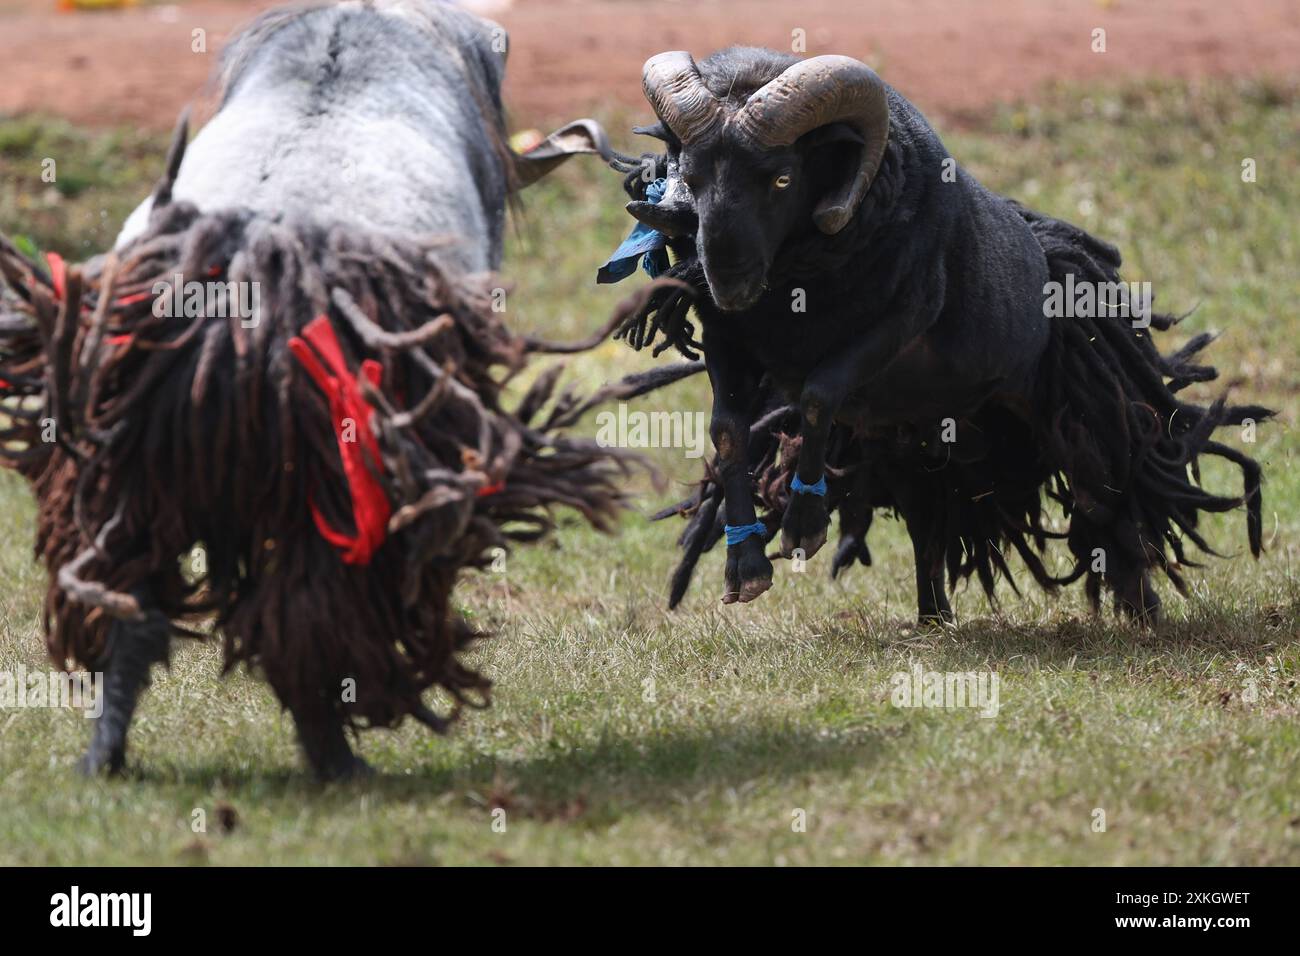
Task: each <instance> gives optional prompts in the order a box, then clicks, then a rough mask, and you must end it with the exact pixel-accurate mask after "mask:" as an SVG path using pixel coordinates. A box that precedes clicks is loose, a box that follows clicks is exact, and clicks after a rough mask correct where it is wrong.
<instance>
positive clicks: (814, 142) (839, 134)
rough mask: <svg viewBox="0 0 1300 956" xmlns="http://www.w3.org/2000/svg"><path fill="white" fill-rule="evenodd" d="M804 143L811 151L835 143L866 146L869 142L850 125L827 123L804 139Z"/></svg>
mask: <svg viewBox="0 0 1300 956" xmlns="http://www.w3.org/2000/svg"><path fill="white" fill-rule="evenodd" d="M802 142H803V143H804V144H805V145H806V146H808V147H809V148H810V149H816V148H817V147H819V146H828V145H832V144H835V143H848V144H850V145H853V146H865V145H866V144H867V141H866V140H865V139H863V137H862V134H861V133H859V132H858V131H857V130H856V129H854V128H853V127H852V126H850V125H849V124H848V123H827V124H826V125H825V126H819V127H818V128H817V129H815V130H813V131H812V132H810V133H808V134H807V135H805V136H804V137H803V140H802Z"/></svg>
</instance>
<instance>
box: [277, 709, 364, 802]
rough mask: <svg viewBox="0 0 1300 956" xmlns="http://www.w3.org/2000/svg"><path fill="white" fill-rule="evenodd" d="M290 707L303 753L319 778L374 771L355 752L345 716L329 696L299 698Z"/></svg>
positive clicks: (348, 777) (333, 778)
mask: <svg viewBox="0 0 1300 956" xmlns="http://www.w3.org/2000/svg"><path fill="white" fill-rule="evenodd" d="M289 710H290V713H292V714H293V722H294V726H296V727H297V728H298V741H299V743H301V744H302V750H303V754H304V755H305V756H306V757H307V762H308V763H309V764H310V765H311V769H312V773H314V774H315V775H316V778H317V779H318V780H320V781H321V782H323V783H328V782H331V781H336V780H351V779H354V778H356V777H368V776H370V775H371V774H373V773H374V771H373V770H372V769H371V768H370V765H369V764H368V763H366V762H365V761H364V760H362V759H361V758H360V757H358V756H357V755H356V754H354V753H353V752H352V748H351V747H350V746H349V745H348V738H347V733H346V732H345V731H344V729H343V719H342V717H340V716H339V713H338V711H337V709H336V708H335V707H334V706H333V705H332V704H331V703H330V702H329V701H328V700H324V699H321V700H312V701H310V702H306V703H304V702H298V703H296V704H294V705H291V706H290V708H289Z"/></svg>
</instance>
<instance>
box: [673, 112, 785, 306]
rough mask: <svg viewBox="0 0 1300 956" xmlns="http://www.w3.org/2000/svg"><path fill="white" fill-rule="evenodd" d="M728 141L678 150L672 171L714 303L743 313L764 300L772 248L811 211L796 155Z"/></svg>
mask: <svg viewBox="0 0 1300 956" xmlns="http://www.w3.org/2000/svg"><path fill="white" fill-rule="evenodd" d="M728 139H729V138H728V137H726V136H725V135H724V136H722V137H719V139H718V140H717V141H716V142H713V143H709V144H699V145H696V144H691V145H687V146H683V147H682V148H681V151H680V153H679V154H678V156H677V173H678V175H680V177H681V180H682V182H683V184H684V185H685V187H686V188H687V189H688V190H689V192H690V196H691V201H692V205H693V207H694V210H695V214H696V216H697V218H698V223H699V225H698V232H697V234H696V250H697V252H698V254H699V256H700V261H701V263H702V265H703V266H704V275H705V278H706V279H707V280H708V283H709V291H710V292H711V293H712V296H713V301H714V302H715V303H716V304H717V306H718V308H720V309H722V310H723V311H724V312H741V311H744V310H745V309H748V308H750V307H751V306H753V305H754V303H755V302H757V301H758V299H759V297H760V296H762V294H763V292H764V291H765V290H766V288H767V276H768V271H769V269H770V268H771V266H772V261H773V259H774V258H775V257H776V253H777V250H778V249H780V248H781V246H782V245H783V244H784V243H785V241H786V239H787V238H788V237H789V236H790V234H791V232H792V231H793V230H794V229H795V228H796V227H797V226H798V225H799V224H800V223H802V222H807V221H808V219H809V215H810V209H809V196H808V190H807V187H806V185H805V182H804V179H805V177H804V175H803V174H804V170H803V163H802V158H801V156H800V154H799V152H798V151H797V150H795V149H793V148H777V149H758V148H756V147H754V146H751V145H748V144H745V145H740V144H736V143H733V142H728Z"/></svg>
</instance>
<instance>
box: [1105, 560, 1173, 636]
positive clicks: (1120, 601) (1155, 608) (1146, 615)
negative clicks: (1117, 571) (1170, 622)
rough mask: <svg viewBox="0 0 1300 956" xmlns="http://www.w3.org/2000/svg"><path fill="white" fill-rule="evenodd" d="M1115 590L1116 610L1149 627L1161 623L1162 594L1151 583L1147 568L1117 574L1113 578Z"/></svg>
mask: <svg viewBox="0 0 1300 956" xmlns="http://www.w3.org/2000/svg"><path fill="white" fill-rule="evenodd" d="M1111 587H1112V589H1113V590H1114V592H1115V610H1116V612H1117V613H1120V614H1123V615H1124V616H1125V617H1127V618H1129V619H1130V620H1133V621H1137V622H1138V623H1139V624H1142V625H1145V626H1147V627H1155V626H1156V625H1157V624H1159V623H1160V620H1161V617H1162V615H1163V613H1164V611H1163V606H1162V605H1161V602H1160V595H1159V594H1157V593H1156V589H1155V586H1154V585H1153V584H1152V583H1151V575H1150V573H1148V572H1147V571H1145V570H1134V571H1131V572H1129V573H1126V574H1124V575H1122V576H1121V575H1117V576H1116V578H1114V579H1112V580H1111Z"/></svg>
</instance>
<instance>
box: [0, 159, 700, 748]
mask: <svg viewBox="0 0 1300 956" xmlns="http://www.w3.org/2000/svg"><path fill="white" fill-rule="evenodd" d="M172 165H173V168H174V167H175V163H174V162H173V164H172ZM157 195H158V196H159V198H160V199H161V200H162V201H161V202H159V203H158V207H157V209H156V211H155V212H154V214H153V219H152V222H151V225H150V229H149V231H148V233H147V234H146V235H144V236H143V237H141V238H140V239H138V240H137V241H135V242H133V243H131V244H130V245H129V246H128V247H126V248H124V249H122V250H120V251H119V252H117V253H113V254H110V255H108V256H106V257H102V258H99V259H97V260H92V261H91V262H89V263H87V264H86V265H85V266H84V268H75V267H74V268H68V269H64V268H63V266H62V263H61V262H60V261H59V260H58V259H57V258H56V257H51V258H50V263H49V264H50V269H49V270H48V272H47V270H45V269H43V268H42V267H41V266H39V265H37V264H35V263H33V262H31V261H29V260H28V259H26V258H25V257H23V256H22V255H21V254H20V253H18V252H17V250H16V249H15V248H14V247H13V246H12V245H11V244H10V243H8V242H7V241H6V240H4V239H3V238H0V275H3V277H4V280H5V283H6V284H7V286H8V291H5V290H4V287H3V286H2V285H0V296H2V297H3V298H0V402H2V404H0V426H2V427H0V463H2V464H5V465H8V466H11V467H13V468H15V469H17V470H18V471H19V472H20V473H22V474H23V475H24V476H25V477H26V478H28V479H29V480H30V481H31V483H32V485H33V488H34V491H35V495H36V498H37V500H38V505H39V518H38V530H37V542H36V551H37V554H38V555H39V556H40V557H42V558H43V559H44V561H45V563H46V565H47V567H48V570H49V588H48V594H47V598H46V605H45V628H46V634H47V643H48V648H49V652H50V655H51V656H52V658H53V659H54V661H55V662H56V663H57V664H59V665H61V666H65V665H72V664H80V665H83V666H85V667H88V668H91V669H95V668H96V667H97V665H98V664H99V663H100V662H101V660H102V658H103V657H104V655H105V653H106V641H107V640H108V634H109V630H110V624H111V623H112V621H113V619H115V618H125V619H130V620H139V619H141V618H142V617H143V616H144V615H145V614H146V613H154V612H155V611H161V613H162V614H164V615H166V617H167V618H169V619H170V620H171V621H172V622H173V625H174V626H175V627H176V629H177V631H178V632H179V633H181V634H193V633H194V632H193V631H192V630H191V629H189V628H186V629H181V628H180V626H179V625H178V624H177V623H176V622H191V623H193V622H198V621H201V620H207V619H213V618H215V624H216V629H217V631H218V632H219V633H220V635H221V639H222V640H223V641H224V645H225V660H226V667H227V668H230V667H232V666H234V665H235V664H236V663H237V662H239V661H243V662H245V663H247V664H248V665H249V666H250V668H251V667H255V668H257V669H259V670H260V671H261V672H262V673H264V674H265V676H266V678H267V680H268V681H269V682H270V684H271V685H272V687H273V688H274V690H275V691H276V693H277V695H278V696H279V698H280V701H281V703H282V704H284V705H286V706H288V707H289V708H290V709H292V710H293V711H294V712H295V714H298V713H300V712H301V713H305V714H312V713H315V712H318V709H319V707H320V706H321V705H320V702H321V700H322V699H325V700H328V701H330V702H331V703H330V704H329V705H328V706H330V707H332V708H336V709H337V710H338V713H339V716H341V717H342V718H343V719H344V720H346V721H347V722H348V723H349V724H351V725H353V726H365V725H380V726H390V725H393V724H396V723H397V722H398V721H400V720H401V719H402V718H403V717H404V716H406V715H408V714H409V715H413V716H415V717H417V718H418V719H419V720H421V721H423V722H424V723H426V724H428V725H430V726H432V727H434V728H435V729H442V727H443V726H444V725H445V723H446V720H445V718H442V717H439V716H437V715H435V714H433V713H432V711H431V710H430V709H429V708H428V707H426V706H425V705H424V704H422V702H421V694H422V693H423V692H424V691H426V690H428V689H429V688H431V687H439V688H442V689H443V690H444V691H446V692H447V693H448V694H450V695H451V697H452V698H453V699H454V701H455V710H457V711H458V710H459V709H460V707H461V706H462V705H470V706H481V705H484V704H486V702H487V700H488V691H489V686H490V685H489V681H488V680H487V679H486V678H485V677H484V676H483V675H481V674H479V673H477V672H476V671H474V670H473V669H471V668H469V667H467V666H466V665H465V664H464V663H463V662H462V661H461V660H460V657H459V654H460V652H461V651H463V650H464V649H465V648H466V647H467V645H469V644H470V642H471V641H472V640H473V639H474V638H475V637H476V636H478V635H476V634H475V632H474V630H473V629H472V628H471V627H470V626H469V624H468V623H467V622H466V621H464V620H463V619H462V618H461V617H460V616H459V615H458V614H457V613H455V612H454V611H453V609H452V608H451V606H450V603H451V596H452V589H453V586H454V585H455V583H456V578H457V575H458V573H459V572H460V570H461V569H462V568H466V567H482V566H484V565H486V564H487V563H488V562H489V561H490V560H491V557H492V553H493V550H494V549H495V548H497V547H501V546H506V545H508V544H509V543H510V542H520V541H532V540H535V539H537V538H538V537H540V536H542V535H543V534H545V533H546V532H547V531H548V530H550V529H551V527H552V518H551V515H550V511H549V509H550V508H551V506H554V505H565V506H568V507H571V508H574V509H576V510H577V511H579V512H580V513H581V514H582V515H583V516H584V517H585V518H586V519H587V520H588V521H590V522H591V523H592V524H593V525H595V526H596V527H598V528H601V529H604V530H607V529H608V528H609V527H610V522H611V520H612V519H613V517H614V516H615V514H616V512H617V510H618V509H619V507H620V506H621V504H622V500H621V498H622V496H621V492H620V491H619V486H620V483H621V482H620V479H622V478H623V477H625V472H626V471H627V469H628V468H629V467H630V466H631V465H632V461H631V460H630V459H628V458H626V457H622V456H620V454H619V453H618V452H612V451H609V450H606V449H602V448H599V447H597V446H596V445H595V443H594V442H590V441H585V440H579V439H574V438H569V437H564V436H563V435H561V434H560V433H559V431H560V430H561V429H564V428H566V427H567V426H571V425H572V424H574V423H575V422H576V421H577V420H578V418H579V417H580V416H581V415H582V414H583V413H584V412H585V411H586V410H588V409H589V408H591V407H592V406H593V405H594V404H596V403H598V402H600V401H602V400H604V399H607V398H614V397H617V398H624V397H631V396H632V395H635V394H639V393H640V392H641V391H644V390H649V389H650V388H654V387H657V386H658V385H660V384H663V383H665V382H666V381H668V380H671V379H672V378H673V377H674V376H679V375H680V374H682V372H679V371H670V372H668V373H667V374H665V373H663V372H660V373H657V374H656V375H653V376H644V375H643V376H637V377H634V378H630V379H625V380H623V381H622V382H619V383H616V384H614V385H611V386H607V387H606V388H604V389H602V390H600V391H599V392H598V393H596V394H594V395H592V396H590V397H588V398H581V397H579V396H577V395H575V394H573V393H572V392H570V391H567V390H566V391H563V392H561V393H558V394H557V392H556V382H557V380H558V372H559V371H560V369H559V368H558V367H557V368H554V369H550V370H548V371H547V372H545V373H543V374H542V375H541V376H540V377H539V378H538V379H537V380H536V382H535V383H534V384H533V385H532V387H531V388H530V389H529V390H528V391H527V392H526V394H525V395H524V397H523V398H522V400H521V401H520V402H519V404H518V406H517V407H516V408H514V409H513V410H507V409H506V408H504V407H503V405H502V390H503V387H504V385H505V384H506V382H508V381H509V379H510V377H511V376H513V375H514V374H515V373H517V372H518V371H519V370H520V369H521V368H523V366H524V364H525V358H526V355H527V354H528V353H529V352H532V351H573V350H575V348H581V345H579V346H574V347H560V346H553V347H551V346H547V345H546V344H544V343H538V342H534V341H531V340H527V339H525V338H522V337H520V336H517V335H515V334H513V333H511V332H510V331H509V330H508V329H507V328H506V326H505V325H504V323H503V321H502V319H503V317H502V316H501V315H499V314H497V313H496V312H494V311H493V309H492V308H491V307H490V298H489V295H490V292H489V290H488V289H487V288H485V287H484V285H485V284H480V283H476V282H474V281H471V280H470V279H463V278H453V277H451V276H449V275H447V274H445V273H444V272H443V271H442V270H441V269H439V267H438V245H439V244H438V242H437V241H436V240H431V239H429V240H426V239H417V238H412V237H405V236H391V235H380V234H375V233H371V234H364V235H358V234H355V233H353V232H350V231H348V230H346V229H342V228H339V227H328V226H322V225H319V224H316V223H313V222H302V221H296V222H290V221H279V220H276V221H273V220H270V219H267V218H261V217H258V216H255V215H252V214H250V213H247V212H239V211H230V212H219V213H210V214H205V213H200V212H199V211H197V210H196V209H195V208H193V207H192V206H189V205H187V204H184V203H171V202H170V201H169V198H170V197H169V195H168V191H167V189H166V186H165V184H164V185H163V186H160V189H159V193H158V194H157ZM177 275H180V276H183V277H195V278H197V279H199V280H201V281H205V282H229V283H256V284H257V286H256V287H257V288H258V289H259V290H260V309H259V311H258V313H257V315H258V318H259V319H260V320H258V321H251V322H248V323H245V322H244V321H242V320H241V319H240V318H228V317H223V315H221V314H215V315H214V314H210V313H213V312H218V313H222V312H225V311H227V310H225V309H218V310H214V309H212V308H211V306H210V305H209V307H207V308H205V309H204V310H203V311H204V313H205V314H202V315H197V316H193V317H159V316H157V315H155V314H154V313H155V309H154V303H155V302H156V301H157V300H158V294H157V293H158V290H159V288H160V287H163V286H165V287H168V288H169V287H170V285H171V284H172V283H173V281H174V277H175V276H177ZM164 294H166V293H164ZM629 307H630V305H629ZM317 317H324V318H323V319H321V318H317ZM618 318H619V319H620V320H621V319H622V318H625V316H622V315H620V316H619V317H618ZM313 320H315V321H314V322H313ZM246 325H247V327H246ZM607 334H608V329H606V330H604V331H603V332H602V333H601V334H600V335H598V336H596V337H595V338H594V339H593V342H599V341H600V340H601V339H603V337H604V336H605V335H607ZM335 341H337V351H336V349H335V347H334V342H335ZM322 360H323V363H324V365H329V366H330V367H331V371H332V372H333V373H334V377H333V378H331V377H330V375H329V373H328V372H324V373H322V369H323V368H324V365H322V364H321V363H322ZM313 366H314V367H315V372H316V373H318V374H319V375H320V377H319V378H317V377H316V376H315V375H313V374H309V368H310V367H313ZM359 367H360V373H359V374H358V373H357V369H358V368H359ZM688 370H690V371H693V370H694V367H693V366H691V367H690V368H689V369H688ZM323 388H329V389H330V390H331V391H332V392H333V394H332V395H330V396H327V394H326V393H325V391H323ZM548 406H549V410H547V407H548ZM348 412H352V413H355V414H356V420H351V421H349V420H347V419H346V418H345V417H344V415H345V413H348ZM371 412H373V414H371ZM51 422H53V423H54V425H55V429H56V430H55V434H54V437H55V440H54V441H53V442H50V441H43V440H42V437H43V436H42V432H43V430H44V429H46V428H47V426H48V425H49V423H51ZM344 428H354V429H355V430H356V443H355V447H356V448H359V449H361V452H360V453H359V454H360V457H359V458H358V457H350V456H349V454H348V451H347V450H346V449H345V448H344V438H343V432H342V430H343V429H344ZM45 437H49V436H45ZM367 490H369V496H368V497H367V495H366V494H364V493H363V492H366V491H367ZM363 506H364V507H363ZM327 536H328V537H329V540H327ZM332 541H333V543H331V542H332ZM199 543H201V544H202V547H203V549H204V551H205V553H206V569H205V570H204V571H203V572H202V573H200V574H197V575H196V574H194V573H192V572H191V571H187V570H186V569H184V568H183V567H182V561H181V559H182V557H183V556H185V555H187V554H189V553H190V551H191V549H192V548H193V547H194V546H195V545H196V544H199ZM348 679H350V680H353V681H355V687H356V688H357V691H356V694H355V699H352V697H351V695H348V697H347V699H340V697H341V695H340V693H339V690H338V689H339V688H340V687H341V686H343V683H342V682H343V681H345V680H348ZM300 708H301V710H300ZM453 716H454V714H453Z"/></svg>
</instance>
